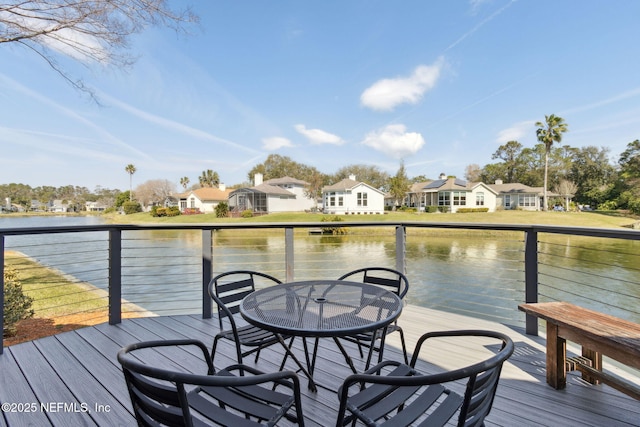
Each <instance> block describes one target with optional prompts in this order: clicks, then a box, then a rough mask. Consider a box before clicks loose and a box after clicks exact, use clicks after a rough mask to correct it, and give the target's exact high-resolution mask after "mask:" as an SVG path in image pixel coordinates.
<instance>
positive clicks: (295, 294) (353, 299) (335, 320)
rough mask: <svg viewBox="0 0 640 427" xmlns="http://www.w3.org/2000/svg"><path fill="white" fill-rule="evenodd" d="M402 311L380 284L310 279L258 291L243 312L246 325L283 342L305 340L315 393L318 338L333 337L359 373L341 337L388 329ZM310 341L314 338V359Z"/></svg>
mask: <svg viewBox="0 0 640 427" xmlns="http://www.w3.org/2000/svg"><path fill="white" fill-rule="evenodd" d="M402 307H403V304H402V300H401V299H400V298H399V297H398V296H397V295H396V294H394V293H393V292H390V291H388V290H386V289H383V288H381V287H378V286H375V285H370V284H366V283H359V282H350V281H345V280H307V281H300V282H289V283H283V284H280V285H275V286H270V287H268V288H264V289H259V290H257V291H255V292H253V293H251V294H249V295H248V296H247V297H245V298H244V300H243V301H242V304H241V305H240V313H241V315H242V317H243V318H244V319H245V320H246V321H247V322H249V323H251V324H253V325H255V326H258V327H260V328H263V329H266V330H269V331H272V332H274V333H275V334H276V335H277V336H278V338H279V339H280V340H281V341H282V342H283V343H284V340H283V338H282V336H281V335H286V336H299V337H303V345H304V349H305V357H306V362H307V370H308V371H307V372H304V373H305V375H306V376H307V377H308V378H309V388H310V389H312V390H315V389H316V384H315V381H314V379H313V371H314V368H315V362H316V356H317V351H318V340H319V338H321V337H329V338H333V340H334V342H335V343H336V345H337V346H338V348H339V349H340V351H341V353H342V355H343V356H344V358H345V360H346V361H347V363H348V364H349V367H350V368H351V370H352V371H353V372H354V373H356V372H357V371H356V369H355V366H354V365H353V362H352V361H351V357H350V356H349V355H348V354H347V352H346V350H345V349H344V347H343V346H342V344H341V343H340V341H339V340H338V338H339V337H344V336H348V335H355V334H359V333H363V332H370V331H376V330H384V329H385V328H386V327H387V326H388V325H389V324H390V323H391V322H393V321H394V320H396V319H397V318H398V316H400V313H401V312H402ZM307 337H313V338H315V343H314V348H313V354H312V356H311V358H310V357H309V349H308V347H307V341H306V338H307ZM384 337H385V334H384V333H383V334H381V343H380V345H381V346H383V345H384ZM285 361H286V358H285ZM284 363H285V362H284V361H283V365H284ZM303 371H304V370H303Z"/></svg>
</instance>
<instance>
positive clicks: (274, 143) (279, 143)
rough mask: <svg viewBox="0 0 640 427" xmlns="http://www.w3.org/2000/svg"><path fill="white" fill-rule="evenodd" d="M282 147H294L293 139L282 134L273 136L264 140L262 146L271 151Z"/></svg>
mask: <svg viewBox="0 0 640 427" xmlns="http://www.w3.org/2000/svg"><path fill="white" fill-rule="evenodd" d="M282 147H293V144H292V143H291V141H289V140H288V139H287V138H283V137H281V136H273V137H270V138H264V139H263V140H262V148H264V149H265V150H269V151H274V150H277V149H278V148H282Z"/></svg>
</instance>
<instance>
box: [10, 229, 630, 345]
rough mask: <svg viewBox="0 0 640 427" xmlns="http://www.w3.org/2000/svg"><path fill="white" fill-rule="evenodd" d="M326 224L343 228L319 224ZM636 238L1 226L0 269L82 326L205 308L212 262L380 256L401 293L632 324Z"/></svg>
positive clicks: (601, 232) (231, 265)
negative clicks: (555, 304)
mask: <svg viewBox="0 0 640 427" xmlns="http://www.w3.org/2000/svg"><path fill="white" fill-rule="evenodd" d="M331 227H340V228H346V229H347V231H348V233H347V234H345V235H328V234H318V230H322V229H329V228H331ZM638 240H640V233H638V232H637V231H633V230H613V229H612V230H608V229H587V228H575V227H557V226H537V225H505V224H502V225H496V224H466V223H464V224H463V223H459V224H458V223H456V224H454V223H446V224H443V223H423V222H404V223H388V222H379V223H374V222H362V223H359V222H339V223H326V222H324V223H253V224H184V225H182V224H175V225H144V226H136V225H91V226H69V227H37V228H20V229H9V228H5V229H0V257H2V259H1V260H0V261H2V262H0V268H2V269H3V270H4V266H5V265H6V266H7V267H8V268H13V269H15V270H17V271H18V275H19V276H20V277H21V281H22V282H23V288H24V290H25V291H26V292H27V294H30V295H38V298H37V300H35V301H34V308H35V309H36V316H42V317H48V318H57V319H62V320H60V321H66V320H65V319H74V321H77V319H79V318H82V321H83V322H85V323H84V324H93V323H102V322H105V321H107V320H108V321H109V322H110V323H118V322H120V321H121V319H122V318H123V317H139V316H149V315H160V316H163V315H173V314H194V313H202V315H203V316H204V317H208V316H211V309H212V307H211V301H210V299H209V298H208V296H207V294H206V285H207V284H208V282H209V280H210V278H211V277H213V276H214V275H215V274H217V273H220V272H223V271H229V270H235V269H252V270H259V271H263V272H266V273H269V274H271V275H274V276H276V277H278V278H280V279H281V280H283V281H292V280H304V279H322V278H331V279H334V278H336V277H339V276H340V275H342V274H343V273H344V272H347V271H350V270H353V269H356V268H360V267H366V266H382V267H390V268H396V269H399V270H402V271H404V272H405V273H406V274H407V276H408V277H409V280H410V291H409V293H408V295H407V303H408V304H414V305H419V306H423V307H429V308H434V309H438V310H443V311H449V312H455V313H459V314H465V315H469V316H474V317H479V318H484V319H489V320H493V321H496V322H500V323H505V324H509V325H514V326H525V327H526V330H527V332H528V333H534V334H536V333H537V331H538V321H537V319H535V318H525V316H524V315H523V314H522V313H520V312H519V311H518V310H517V306H518V304H520V303H523V302H537V301H553V300H564V301H569V302H573V303H575V304H578V305H583V306H586V307H588V308H594V309H597V310H599V311H603V312H607V313H611V314H614V315H617V316H619V317H622V318H626V319H628V320H632V321H635V322H639V321H640V313H638V311H639V309H638V307H639V304H638V302H639V300H640V268H639V267H637V266H638V265H640V263H638V258H639V257H640V255H638V254H640V250H638V249H640V242H639V241H638ZM0 276H1V278H2V286H3V289H4V275H0ZM3 295H4V292H3ZM0 349H1V347H0Z"/></svg>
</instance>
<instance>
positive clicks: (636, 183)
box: [0, 140, 640, 214]
mask: <svg viewBox="0 0 640 427" xmlns="http://www.w3.org/2000/svg"><path fill="white" fill-rule="evenodd" d="M610 158H611V154H610V150H609V149H608V148H605V147H600V148H599V147H595V146H586V147H580V148H576V147H571V146H569V145H563V146H556V147H553V146H552V145H550V146H549V150H548V156H547V147H546V146H545V144H544V143H542V142H541V143H539V144H536V145H534V146H533V147H524V146H523V145H522V144H521V143H519V142H518V141H509V142H507V143H506V144H503V145H501V146H500V147H498V149H497V150H496V151H495V152H494V153H493V155H492V156H491V159H492V160H497V161H496V162H494V163H489V164H486V165H484V166H482V167H481V166H479V165H477V164H471V165H468V166H467V167H466V169H465V176H464V178H465V179H466V180H467V181H471V182H479V181H482V182H484V183H486V184H492V183H495V182H496V181H498V180H501V181H503V182H504V183H521V184H525V185H528V186H531V187H543V186H544V184H545V164H546V166H547V167H546V170H547V174H548V186H549V187H548V188H549V189H551V191H553V192H554V193H556V194H560V195H563V196H569V197H571V198H572V199H573V201H574V202H576V203H579V204H584V205H590V206H592V207H594V208H598V209H607V210H612V209H629V210H630V211H632V212H634V213H636V214H640V140H635V141H633V142H630V143H629V144H628V145H627V148H626V150H625V151H624V152H623V153H622V154H621V155H620V157H619V158H618V159H617V161H616V162H615V163H612V161H611V159H610ZM125 171H126V172H127V173H128V174H129V176H130V189H129V190H128V191H124V192H122V191H120V190H118V189H113V190H112V189H107V188H102V187H97V188H96V189H95V190H94V191H90V190H89V189H88V188H86V187H79V186H71V185H68V186H63V187H57V188H56V187H51V186H42V187H35V188H32V187H30V186H28V185H25V184H15V183H12V184H0V197H2V199H4V198H6V197H9V198H11V201H12V202H13V203H17V204H20V205H22V206H25V207H29V206H30V204H31V201H32V200H39V201H41V202H43V203H44V202H48V201H51V200H54V199H60V200H62V201H63V202H64V203H68V204H69V205H70V206H71V207H72V210H77V211H81V210H84V206H85V202H87V201H93V202H99V203H101V204H103V205H104V206H109V207H119V206H122V205H123V204H124V203H125V202H127V201H129V200H130V199H131V200H134V201H136V202H138V203H140V204H141V205H143V206H151V205H154V204H161V203H162V202H164V200H165V199H166V198H167V197H168V196H175V195H176V184H175V183H173V182H172V181H170V180H166V179H153V180H148V181H146V182H144V183H141V184H139V185H137V186H136V187H135V188H132V181H131V180H132V178H133V174H134V173H135V172H136V168H135V166H134V165H131V164H130V165H127V167H126V168H125ZM257 173H261V174H262V175H263V179H264V180H265V181H266V180H269V179H274V178H282V177H285V176H289V177H292V178H296V179H300V180H303V181H307V182H308V183H309V186H308V188H307V194H308V195H309V196H312V197H319V196H320V195H321V190H322V187H324V186H327V185H331V184H334V183H336V182H338V181H340V180H342V179H344V178H348V177H349V176H350V175H355V176H356V179H357V180H358V181H362V182H366V183H367V184H369V185H371V186H372V187H375V188H378V189H380V190H381V191H384V192H388V193H390V194H391V195H392V196H393V197H394V198H395V199H396V201H397V203H398V204H401V203H402V200H403V199H404V197H405V195H406V193H407V191H408V190H409V188H410V186H411V184H413V183H418V182H425V181H429V180H430V178H428V177H427V176H425V175H418V176H414V177H411V178H410V177H408V176H407V173H406V169H405V166H404V163H403V162H402V161H401V162H400V167H399V168H398V171H397V173H396V174H395V175H393V176H391V175H390V174H388V173H387V172H385V171H383V170H381V169H380V168H379V167H377V166H373V165H360V164H352V165H347V166H344V167H341V168H340V169H338V170H337V171H336V172H335V173H333V174H325V173H322V172H320V171H319V170H317V169H316V168H315V167H313V166H308V165H305V164H302V163H299V162H296V161H294V160H293V159H291V158H289V157H287V156H281V155H278V154H271V155H269V156H268V157H267V159H266V160H265V161H264V162H263V163H260V164H257V165H255V166H254V167H253V168H251V169H250V170H249V172H248V173H247V181H245V182H243V183H239V184H235V185H231V186H228V188H232V189H233V188H240V187H252V186H253V179H254V177H255V175H256V174H257ZM435 178H436V177H434V179H435ZM220 182H221V181H220V177H219V174H218V173H217V172H215V171H212V170H207V171H203V172H202V174H201V175H199V177H198V182H197V183H196V184H193V185H191V186H189V184H190V180H189V178H188V177H183V178H181V179H180V185H181V186H182V187H183V188H182V190H183V191H187V190H193V189H197V188H201V187H217V186H219V185H220Z"/></svg>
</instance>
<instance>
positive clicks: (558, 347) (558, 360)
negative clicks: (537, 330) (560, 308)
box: [547, 322, 567, 389]
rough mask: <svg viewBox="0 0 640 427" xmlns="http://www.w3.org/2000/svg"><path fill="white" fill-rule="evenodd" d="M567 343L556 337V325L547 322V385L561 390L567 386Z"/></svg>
mask: <svg viewBox="0 0 640 427" xmlns="http://www.w3.org/2000/svg"><path fill="white" fill-rule="evenodd" d="M566 358H567V342H566V341H565V339H564V338H560V337H559V336H558V325H554V324H551V323H549V322H547V383H548V384H549V385H550V386H551V387H553V388H555V389H562V388H565V387H566V385H567V369H566V366H565V360H566Z"/></svg>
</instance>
